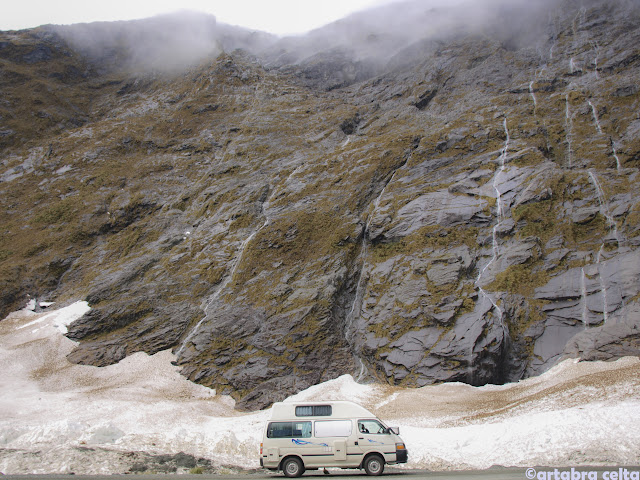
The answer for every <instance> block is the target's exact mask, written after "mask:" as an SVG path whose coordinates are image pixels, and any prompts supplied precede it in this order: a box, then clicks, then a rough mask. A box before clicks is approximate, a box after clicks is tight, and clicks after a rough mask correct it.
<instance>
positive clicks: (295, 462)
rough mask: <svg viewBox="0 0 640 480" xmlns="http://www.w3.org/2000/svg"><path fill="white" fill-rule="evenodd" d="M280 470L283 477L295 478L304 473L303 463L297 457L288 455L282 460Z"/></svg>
mask: <svg viewBox="0 0 640 480" xmlns="http://www.w3.org/2000/svg"><path fill="white" fill-rule="evenodd" d="M282 472H283V473H284V476H285V477H289V478H296V477H299V476H300V475H302V474H303V473H304V465H302V462H301V461H300V459H299V458H297V457H289V458H286V459H285V460H284V462H282Z"/></svg>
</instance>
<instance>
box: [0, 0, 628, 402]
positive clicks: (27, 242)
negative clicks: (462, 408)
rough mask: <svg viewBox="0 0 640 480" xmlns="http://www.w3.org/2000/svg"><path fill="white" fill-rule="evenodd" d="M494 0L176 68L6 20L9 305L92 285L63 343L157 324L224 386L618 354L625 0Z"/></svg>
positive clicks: (107, 342)
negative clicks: (479, 13)
mask: <svg viewBox="0 0 640 480" xmlns="http://www.w3.org/2000/svg"><path fill="white" fill-rule="evenodd" d="M412 5H413V6H414V8H416V9H418V10H419V9H420V3H416V4H412ZM491 5H492V7H491V8H489V9H488V10H486V12H488V13H486V12H485V13H486V16H487V18H486V19H484V20H483V22H481V23H477V22H475V21H473V22H472V21H471V20H470V18H472V17H473V15H470V16H469V17H470V18H468V17H464V18H462V17H460V16H453V17H452V16H451V15H449V16H446V11H439V12H438V11H435V12H434V11H431V10H425V11H424V12H423V16H422V17H421V16H418V15H414V16H410V17H409V19H410V21H409V20H407V22H409V23H408V24H407V25H409V24H411V26H412V27H411V28H410V29H409V28H408V27H407V29H405V30H404V31H411V32H414V31H415V26H416V23H417V24H419V21H418V22H416V19H418V20H421V19H423V18H425V19H428V18H431V16H434V18H438V19H439V20H438V23H434V24H438V25H441V24H442V22H443V21H444V20H443V19H444V18H449V19H451V18H453V19H454V20H455V21H453V23H451V24H450V27H449V28H448V29H446V31H444V32H442V31H438V29H435V30H434V29H433V28H427V27H425V30H424V32H421V31H420V30H419V29H418V32H417V36H416V35H414V34H413V33H412V35H407V36H404V37H403V36H401V35H400V36H396V37H394V38H393V39H391V40H389V41H387V40H388V39H389V38H390V37H389V36H388V35H382V37H381V39H380V38H377V37H375V38H372V37H371V36H370V35H366V34H365V33H366V29H364V30H360V31H362V32H364V33H363V34H362V38H364V39H365V40H366V41H367V42H370V43H369V44H368V47H371V46H373V48H365V47H363V46H362V45H363V44H360V43H353V44H351V45H350V46H345V45H342V46H340V44H339V42H338V43H337V44H336V42H334V41H333V40H335V37H336V36H335V32H336V31H340V29H341V28H342V29H343V30H344V31H356V30H355V24H353V25H354V27H353V28H352V29H350V28H349V26H348V25H349V24H347V26H346V27H341V26H340V24H338V25H333V26H329V27H327V30H326V32H329V33H328V35H325V36H324V37H323V36H322V35H323V32H322V31H318V32H314V33H313V34H311V35H310V37H309V38H311V39H312V40H307V42H308V43H310V44H313V45H314V46H315V47H314V48H315V50H309V49H308V45H304V39H303V40H301V41H300V42H298V43H290V42H291V41H290V40H287V41H284V40H283V41H282V42H280V43H277V42H276V43H274V41H273V39H270V38H266V37H263V38H264V41H263V42H257V45H256V43H255V42H254V43H252V42H250V41H249V40H247V39H251V38H253V37H252V36H251V35H249V34H246V35H244V34H243V35H244V36H243V35H240V34H239V33H237V32H235V33H234V35H235V36H231V37H230V36H229V35H228V34H227V33H226V32H225V35H227V36H226V37H225V38H226V41H225V42H222V41H220V40H219V39H220V38H222V37H221V36H218V37H215V36H214V37H211V38H213V40H215V41H214V42H213V43H212V44H211V45H213V44H215V45H216V48H218V47H221V48H222V49H223V50H225V52H227V53H222V54H220V55H219V56H217V57H216V58H209V59H205V60H200V58H192V59H190V61H189V62H188V63H189V65H190V66H189V67H184V66H183V68H184V69H185V70H184V71H183V72H181V73H176V70H175V69H169V70H170V71H158V70H155V69H149V68H148V67H149V65H144V67H145V68H143V69H142V70H132V68H133V67H132V65H134V64H135V62H134V63H133V64H132V63H131V59H132V58H135V55H133V53H131V52H134V53H135V50H127V46H126V45H125V46H124V47H122V49H121V50H117V51H118V54H117V55H115V54H113V52H114V50H109V49H107V50H101V51H100V54H99V55H92V54H91V52H88V51H85V50H82V51H81V49H80V47H79V46H78V44H77V37H73V36H70V35H69V34H68V32H66V33H65V31H62V30H59V29H55V28H44V29H40V30H33V31H25V32H5V33H3V34H2V37H3V38H2V39H1V40H0V42H1V43H0V58H1V59H2V60H1V61H2V64H1V68H2V77H0V81H1V82H2V84H1V87H0V88H2V92H3V103H2V105H0V108H1V110H0V116H1V118H0V135H1V136H0V140H1V142H2V145H1V146H2V164H3V167H2V176H1V179H2V181H1V183H0V189H2V195H1V197H0V200H1V201H2V211H1V213H0V214H1V215H2V218H1V219H0V222H1V224H2V237H1V244H0V261H1V262H2V263H1V275H2V277H1V282H2V308H3V313H4V312H7V311H8V310H10V309H14V308H15V307H16V306H17V305H19V303H20V302H23V301H24V297H23V296H22V295H24V294H25V293H30V294H31V295H37V296H39V297H40V296H41V297H46V299H48V300H51V299H55V300H57V301H68V300H72V299H74V300H75V299H78V298H82V299H86V300H87V301H88V302H89V303H90V305H91V307H92V310H91V311H90V312H89V313H88V314H87V315H85V316H84V317H83V318H81V319H80V320H78V321H77V322H75V323H74V324H73V325H71V326H70V327H69V333H68V336H69V337H70V338H72V339H74V340H79V341H80V344H79V346H78V348H77V349H76V350H75V351H74V352H72V353H71V354H70V355H69V359H70V360H71V361H72V362H77V363H84V364H92V365H98V366H104V365H109V364H112V363H115V362H118V361H120V360H122V359H123V358H125V357H126V356H127V355H130V354H132V353H134V352H137V351H145V352H147V353H155V352H158V351H161V350H164V349H167V348H173V349H174V351H175V352H176V354H177V357H178V363H179V364H180V365H181V366H182V367H183V370H182V371H183V374H184V375H186V376H187V377H188V378H190V379H191V380H193V381H196V382H199V383H202V384H204V385H207V386H211V387H214V388H216V389H217V390H218V391H219V392H221V393H231V394H232V395H233V396H234V397H235V398H236V399H237V400H238V404H237V405H238V406H239V407H240V408H255V407H262V406H266V405H268V404H269V403H271V402H273V401H275V400H278V399H281V398H283V397H284V396H285V395H286V394H288V393H292V392H295V391H299V390H301V389H304V388H306V387H308V386H310V385H313V384H316V383H319V382H322V381H325V380H328V379H331V378H335V377H337V376H338V375H340V374H342V373H352V374H354V375H355V376H357V377H358V378H359V379H376V380H379V381H384V382H390V383H392V384H397V385H403V386H421V385H425V384H429V383H434V382H441V381H462V382H466V383H470V384H473V385H482V384H485V383H502V382H505V381H513V380H517V379H520V378H523V377H527V376H531V375H536V374H539V373H541V372H543V371H545V370H546V369H548V368H549V367H550V366H551V365H553V364H554V363H555V362H557V361H558V360H559V359H560V358H562V357H563V356H567V355H569V356H581V357H582V358H586V359H609V358H617V357H619V356H624V355H637V354H638V351H639V347H640V345H639V342H640V339H639V338H640V334H639V331H638V326H639V325H640V304H639V303H638V299H639V294H640V253H639V251H638V248H637V247H638V243H639V241H640V237H639V236H638V228H639V223H640V214H639V212H640V207H639V205H638V200H639V198H638V195H637V193H636V190H635V188H634V184H635V181H636V177H637V174H638V166H639V165H638V161H639V159H640V140H639V131H640V119H639V118H638V100H639V96H638V79H639V78H640V77H639V71H638V66H639V59H640V56H639V54H638V47H637V45H639V44H640V43H639V42H638V40H639V37H640V29H639V28H638V25H639V24H640V23H639V22H638V19H639V18H640V17H639V11H638V5H637V2H627V1H617V2H603V1H585V2H579V1H558V2H549V3H545V4H544V5H545V7H546V9H542V10H541V9H537V8H536V9H535V11H530V10H528V9H526V8H525V7H524V6H520V7H517V5H520V4H510V3H507V4H505V3H501V2H492V3H491ZM509 5H511V6H510V7H509V8H507V6H509ZM419 11H421V10H419ZM438 15H441V17H439V16H438ZM492 15H495V18H493V17H492ZM372 18H373V17H372ZM375 18H379V17H375ZM401 19H402V18H401V17H399V18H398V19H396V20H394V21H396V22H400V21H401ZM345 21H347V20H345ZM434 22H435V21H434ZM391 23H393V22H391ZM373 24H374V25H375V22H373ZM358 25H360V23H359V24H358ZM505 25H506V27H505ZM499 26H500V28H498V27H499ZM90 27H91V26H85V27H83V28H85V29H87V28H90ZM396 27H397V26H396ZM400 27H402V24H401V25H400ZM336 29H337V30H336ZM205 30H206V29H205ZM378 30H379V29H378ZM207 31H208V30H207ZM390 31H402V29H401V28H395V30H390ZM374 33H375V32H374ZM383 33H384V32H383ZM421 33H422V36H420V34H421ZM389 35H390V34H389ZM314 36H316V37H317V38H328V39H331V41H327V43H326V44H325V43H323V42H319V41H314V40H313V39H314V38H316V37H314ZM125 37H126V36H125ZM117 38H121V37H117ZM350 38H351V37H350ZM238 39H239V40H238ZM213 40H212V41H213ZM240 41H241V42H240ZM216 42H217V43H216ZM234 42H236V44H238V43H237V42H240V43H239V44H241V45H242V46H243V47H245V48H248V49H250V50H252V51H253V54H251V53H248V52H247V51H246V50H233V49H232V46H233V45H234ZM125 43H126V42H125ZM114 45H119V44H118V43H117V42H116V43H114ZM376 45H393V48H391V47H389V50H388V51H385V52H381V53H383V54H384V55H381V56H378V57H372V56H371V52H372V51H375V50H376V48H375V47H376ZM365 46H366V45H365ZM359 47H362V48H359ZM105 52H107V53H106V54H105ZM109 52H110V53H109ZM114 55H115V56H114ZM198 61H199V62H200V63H194V62H198ZM154 65H155V62H154Z"/></svg>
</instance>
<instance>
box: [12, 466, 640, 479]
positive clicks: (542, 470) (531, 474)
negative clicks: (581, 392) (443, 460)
mask: <svg viewBox="0 0 640 480" xmlns="http://www.w3.org/2000/svg"><path fill="white" fill-rule="evenodd" d="M625 469H626V471H627V472H634V476H630V475H629V476H628V477H627V478H625V476H624V470H625ZM638 472H640V467H580V468H575V469H573V471H572V469H571V468H570V467H566V468H559V469H557V470H555V469H554V468H553V467H534V468H533V469H532V468H529V469H526V468H491V469H488V470H469V471H457V472H430V471H427V470H394V469H393V468H391V467H387V469H385V473H384V475H383V476H382V477H381V480H423V479H424V480H565V479H568V480H634V479H635V478H638V477H637V476H636V475H638ZM612 473H613V475H612ZM136 476H137V475H2V476H0V479H1V480H124V479H133V478H135V477H136ZM330 477H338V478H339V480H350V479H354V480H365V479H366V478H369V477H367V475H366V474H365V473H364V472H362V473H360V472H359V471H353V470H331V472H330V474H329V475H324V474H323V473H322V470H319V471H309V472H306V473H305V474H304V475H303V476H302V480H304V479H305V478H308V479H316V480H317V479H320V478H323V479H329V478H330ZM280 478H282V479H285V478H286V477H285V476H284V475H282V474H281V473H266V472H260V473H255V474H250V475H166V474H164V475H151V474H144V475H141V479H143V480H274V479H280Z"/></svg>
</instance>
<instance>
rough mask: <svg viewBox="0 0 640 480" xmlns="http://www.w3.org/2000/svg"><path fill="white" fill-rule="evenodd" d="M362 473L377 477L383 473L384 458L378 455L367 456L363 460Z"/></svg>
mask: <svg viewBox="0 0 640 480" xmlns="http://www.w3.org/2000/svg"><path fill="white" fill-rule="evenodd" d="M363 466H364V471H365V472H367V475H371V476H376V477H377V476H378V475H382V472H384V458H382V457H381V456H380V455H369V456H368V457H367V458H365V459H364V465H363Z"/></svg>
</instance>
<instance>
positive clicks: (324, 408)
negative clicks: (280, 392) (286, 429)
mask: <svg viewBox="0 0 640 480" xmlns="http://www.w3.org/2000/svg"><path fill="white" fill-rule="evenodd" d="M330 416H331V405H305V406H301V407H296V417H330Z"/></svg>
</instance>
